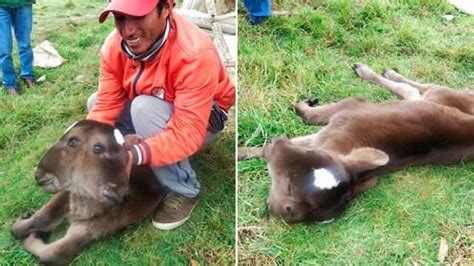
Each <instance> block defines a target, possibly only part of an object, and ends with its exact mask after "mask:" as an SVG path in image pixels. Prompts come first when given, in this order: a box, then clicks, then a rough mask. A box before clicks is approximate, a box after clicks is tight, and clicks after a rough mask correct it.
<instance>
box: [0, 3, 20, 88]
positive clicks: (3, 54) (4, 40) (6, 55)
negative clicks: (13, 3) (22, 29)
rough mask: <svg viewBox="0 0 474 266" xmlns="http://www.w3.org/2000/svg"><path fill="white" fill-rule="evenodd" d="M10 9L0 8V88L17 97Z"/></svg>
mask: <svg viewBox="0 0 474 266" xmlns="http://www.w3.org/2000/svg"><path fill="white" fill-rule="evenodd" d="M12 12H13V11H12V8H7V7H0V36H2V37H1V38H0V66H1V69H2V78H3V80H2V86H3V88H4V89H5V90H6V91H7V92H8V93H9V94H10V95H17V81H16V76H15V75H16V74H15V68H14V67H13V59H12V44H13V43H12V15H11V13H12Z"/></svg>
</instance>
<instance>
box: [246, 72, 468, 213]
mask: <svg viewBox="0 0 474 266" xmlns="http://www.w3.org/2000/svg"><path fill="white" fill-rule="evenodd" d="M353 68H354V71H355V72H356V74H357V75H358V76H359V77H361V78H362V79H364V80H367V81H371V82H374V83H378V84H381V85H383V86H384V87H385V88H387V89H388V90H390V91H391V92H393V93H395V94H397V95H399V96H400V97H401V98H402V100H400V101H391V102H385V103H372V102H370V101H368V100H365V99H358V98H348V99H344V100H341V101H339V102H336V103H332V104H328V105H322V106H313V105H314V103H315V102H314V100H313V99H308V100H305V101H301V102H299V103H297V104H296V105H295V106H294V107H295V110H296V112H297V113H298V114H299V115H300V116H301V118H302V119H303V121H304V122H305V123H307V124H311V125H326V126H325V127H323V128H322V129H321V130H320V131H319V132H318V133H316V134H312V135H309V136H302V137H295V138H291V139H288V138H287V137H276V138H273V140H272V141H271V142H270V143H269V144H267V145H266V146H265V147H264V148H263V150H262V149H260V150H259V149H258V148H257V149H255V150H250V151H248V150H247V151H246V154H243V155H242V154H240V156H241V157H245V156H252V155H255V154H258V153H263V155H264V157H265V159H266V160H267V161H268V170H269V173H270V176H271V179H272V184H271V189H270V195H269V198H268V202H267V203H268V208H269V210H270V212H271V213H272V214H273V215H274V216H277V217H281V218H283V219H284V220H285V221H287V222H300V221H319V222H329V221H332V220H333V219H334V217H336V216H337V215H338V214H340V213H341V212H342V211H343V210H344V208H345V206H346V205H347V203H348V202H349V201H350V200H352V199H353V198H355V197H356V196H357V195H358V194H360V193H362V192H363V191H365V190H366V189H368V188H370V187H372V186H374V185H375V184H376V182H377V177H378V176H379V175H381V174H384V173H388V172H393V171H396V170H399V169H402V168H406V167H409V166H411V165H420V164H431V163H433V164H452V163H458V162H460V161H462V160H466V161H469V160H474V92H473V91H469V90H464V91H461V90H452V89H449V88H447V87H443V86H439V85H432V84H420V83H417V82H414V81H411V80H408V79H406V78H404V77H403V76H401V75H400V74H398V73H396V72H395V71H393V70H386V71H385V72H384V74H383V76H379V75H377V74H376V73H374V72H373V71H372V70H371V69H370V68H369V67H367V66H366V65H364V64H361V63H357V64H355V65H354V67H353ZM241 152H242V151H241ZM243 152H244V153H245V151H243Z"/></svg>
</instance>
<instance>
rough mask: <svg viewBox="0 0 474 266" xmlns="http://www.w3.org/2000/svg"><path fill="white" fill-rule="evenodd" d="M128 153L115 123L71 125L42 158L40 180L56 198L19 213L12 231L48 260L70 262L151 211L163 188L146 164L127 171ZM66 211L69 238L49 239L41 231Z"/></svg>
mask: <svg viewBox="0 0 474 266" xmlns="http://www.w3.org/2000/svg"><path fill="white" fill-rule="evenodd" d="M126 161H127V155H126V151H125V148H124V147H123V146H121V145H119V144H118V143H117V142H116V140H115V138H114V133H113V128H112V127H111V126H108V125H105V124H102V123H99V122H96V121H91V120H83V121H81V122H79V123H77V124H76V125H75V126H74V127H73V128H72V129H70V130H68V131H67V132H66V133H65V134H64V135H63V136H62V137H61V138H60V139H59V140H58V142H56V143H55V145H54V146H53V147H52V148H51V149H50V150H48V152H47V153H46V155H45V156H44V157H43V158H42V159H41V161H40V163H39V164H38V167H37V169H36V172H35V176H36V180H37V182H38V184H39V185H40V186H42V188H43V189H44V190H45V191H47V192H52V193H55V195H54V196H53V197H52V198H51V200H50V201H49V202H48V203H47V204H46V205H45V206H43V207H42V208H41V209H40V210H39V211H37V212H36V213H35V214H34V215H33V216H31V217H30V218H27V219H22V218H18V219H17V221H16V222H15V223H14V224H13V226H12V230H11V231H12V234H13V236H14V237H15V238H17V239H21V240H22V244H23V247H24V248H25V249H26V250H27V251H29V252H31V253H33V254H35V255H36V256H38V258H39V260H40V262H42V263H46V264H65V263H67V262H68V261H69V260H71V259H72V258H73V257H74V256H76V255H77V254H78V253H79V252H80V251H81V250H83V249H84V248H85V247H86V245H87V244H89V243H90V242H91V241H93V240H96V239H101V238H104V237H107V236H109V235H111V234H114V233H116V232H118V231H120V230H122V229H124V228H125V227H126V226H127V225H129V224H131V223H133V222H136V221H140V220H142V219H144V218H145V217H146V216H148V215H150V214H151V213H152V212H153V211H154V210H155V209H156V207H157V205H158V203H159V202H160V200H161V197H162V193H161V187H160V186H159V184H158V183H157V181H156V179H155V178H154V177H153V173H152V172H151V170H149V169H148V168H145V167H137V168H135V169H133V171H132V174H131V176H130V182H129V178H128V176H127V175H126V174H125V167H126ZM65 216H67V218H68V221H69V224H70V226H69V228H68V230H67V232H66V234H65V236H64V237H62V238H60V239H58V240H56V241H54V242H51V243H45V242H44V241H43V240H42V239H41V238H40V237H39V235H40V234H42V233H44V232H49V231H51V230H53V229H54V228H55V227H56V226H57V225H58V224H59V223H60V222H61V220H62V219H63V217H65Z"/></svg>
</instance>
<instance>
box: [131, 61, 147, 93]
mask: <svg viewBox="0 0 474 266" xmlns="http://www.w3.org/2000/svg"><path fill="white" fill-rule="evenodd" d="M143 70H145V62H140V70H139V71H138V73H137V76H136V77H135V80H134V81H133V93H134V94H135V96H138V93H137V83H138V80H139V79H140V76H141V75H142V73H143Z"/></svg>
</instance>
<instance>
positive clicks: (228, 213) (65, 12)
mask: <svg viewBox="0 0 474 266" xmlns="http://www.w3.org/2000/svg"><path fill="white" fill-rule="evenodd" d="M105 5H106V1H103V0H95V1H94V0H83V1H81V2H80V3H78V2H76V1H71V0H68V1H61V0H37V3H36V4H35V5H34V26H33V33H32V38H33V46H34V45H36V44H39V43H40V42H42V41H44V40H49V41H50V42H51V43H52V44H53V46H55V47H56V48H57V50H58V51H59V53H60V54H61V55H62V56H63V57H64V58H65V59H66V63H65V64H64V65H62V66H60V67H58V68H56V69H39V68H35V73H36V77H37V78H38V77H40V76H42V75H45V76H46V81H45V82H43V83H40V84H38V85H36V86H34V87H33V88H31V89H22V95H21V97H18V98H11V97H9V96H7V95H6V94H5V93H2V94H1V95H0V121H1V127H0V158H1V159H0V177H1V178H0V265H17V264H18V265H29V264H33V263H35V262H36V258H35V257H34V256H32V255H30V254H28V253H27V252H26V251H24V250H23V248H22V247H21V245H20V243H19V242H18V241H16V240H14V239H13V238H12V237H11V236H10V232H9V230H10V226H11V224H12V223H13V222H14V220H15V219H16V217H18V216H19V215H20V214H22V213H24V212H26V211H34V210H37V209H39V208H40V207H41V206H42V205H43V204H44V203H46V202H47V200H48V199H49V198H50V195H49V194H47V193H45V192H43V191H42V190H41V189H40V188H39V187H37V186H36V185H35V181H34V177H33V169H34V167H35V165H36V164H37V162H38V161H39V159H40V158H41V156H42V155H43V153H44V152H45V151H46V149H48V148H49V147H50V146H51V145H52V144H53V143H54V141H55V140H56V139H57V138H58V137H59V136H61V134H62V132H63V131H64V129H66V128H67V127H68V126H69V125H70V124H72V122H74V121H77V120H80V119H83V118H84V117H85V114H86V109H85V103H86V100H87V98H88V96H89V95H90V94H92V93H93V92H94V91H95V90H96V88H97V80H98V68H99V64H98V62H99V56H98V51H99V47H100V45H101V44H102V42H103V40H104V39H105V37H106V36H107V35H108V34H109V32H110V31H111V30H112V29H113V23H112V21H111V20H110V19H109V21H107V23H105V25H101V24H99V23H98V21H97V16H98V14H99V12H100V11H101V10H102V9H103V8H104V7H105ZM15 53H16V52H15ZM14 56H15V58H17V54H15V55H14ZM16 66H18V61H17V59H16ZM234 124H235V122H234V121H232V122H231V123H230V125H229V126H228V127H227V130H226V131H225V132H224V133H223V134H222V136H221V137H220V138H219V139H218V140H217V141H216V142H215V143H214V144H212V145H210V146H209V147H206V148H205V149H203V150H202V151H200V152H199V153H198V154H197V156H196V158H194V159H193V164H194V167H195V169H196V171H197V174H198V176H199V177H200V181H201V185H202V187H203V193H202V198H201V201H200V203H199V205H198V207H197V208H196V209H195V211H194V213H193V216H192V217H191V219H190V220H189V221H188V222H187V223H186V224H185V225H183V226H182V227H180V228H179V229H176V230H174V231H171V232H162V231H158V230H156V229H154V227H152V225H151V222H150V219H147V220H145V221H142V222H140V223H137V224H134V225H131V226H130V227H129V228H127V229H126V230H125V231H124V232H123V233H120V234H118V235H115V236H112V237H110V238H108V239H106V240H104V241H100V242H95V243H93V244H92V245H90V246H89V247H88V248H87V249H86V250H85V251H84V252H83V253H82V254H81V255H80V256H79V257H77V258H76V259H75V260H74V261H73V264H75V265H91V264H93V265H96V264H100V265H119V264H125V265H156V264H165V265H176V264H193V265H195V264H196V263H197V264H231V263H233V261H234V227H235V222H234V220H235V215H234V202H235V197H234V194H235V193H234V191H235V185H234V169H235V165H234V143H235V140H234V132H235V130H234Z"/></svg>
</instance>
